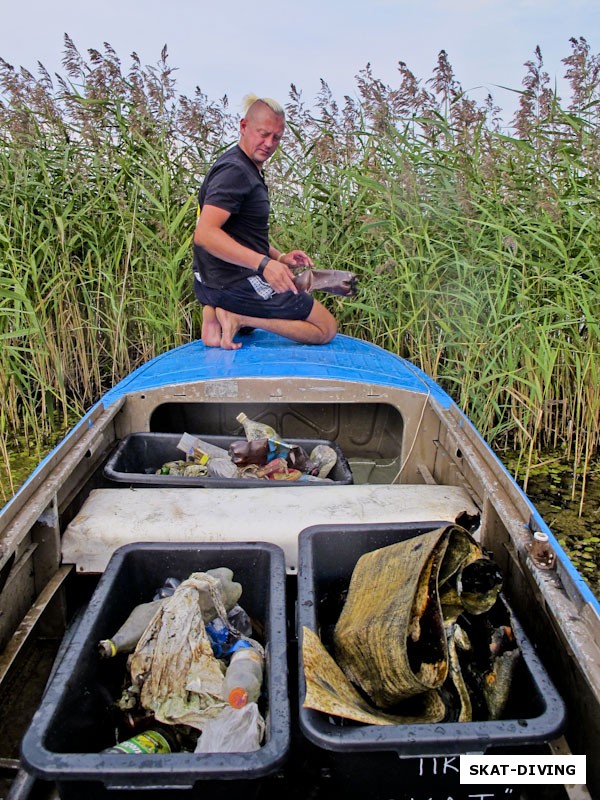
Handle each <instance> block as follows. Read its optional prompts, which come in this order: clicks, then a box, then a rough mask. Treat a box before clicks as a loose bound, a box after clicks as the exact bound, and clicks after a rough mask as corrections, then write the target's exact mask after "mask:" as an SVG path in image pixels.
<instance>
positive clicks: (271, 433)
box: [236, 411, 279, 442]
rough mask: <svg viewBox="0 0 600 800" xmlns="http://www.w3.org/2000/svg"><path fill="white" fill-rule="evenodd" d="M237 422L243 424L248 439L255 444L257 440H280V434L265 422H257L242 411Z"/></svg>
mask: <svg viewBox="0 0 600 800" xmlns="http://www.w3.org/2000/svg"><path fill="white" fill-rule="evenodd" d="M236 419H237V421H238V422H239V423H241V425H242V427H243V428H244V433H245V434H246V439H247V440H248V441H249V442H253V441H254V440H255V439H279V434H278V433H277V431H276V430H275V429H274V428H272V427H271V426H270V425H265V424H264V423H263V422H255V420H253V419H250V418H249V417H248V416H246V414H244V412H243V411H242V412H241V413H240V414H238V415H237V417H236Z"/></svg>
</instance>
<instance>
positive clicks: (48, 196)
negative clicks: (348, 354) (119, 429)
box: [0, 37, 600, 472]
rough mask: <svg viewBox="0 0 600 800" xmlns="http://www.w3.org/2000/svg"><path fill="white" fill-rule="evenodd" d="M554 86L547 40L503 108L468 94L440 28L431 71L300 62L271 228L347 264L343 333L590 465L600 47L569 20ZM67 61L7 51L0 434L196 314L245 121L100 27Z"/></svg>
mask: <svg viewBox="0 0 600 800" xmlns="http://www.w3.org/2000/svg"><path fill="white" fill-rule="evenodd" d="M571 47H572V53H571V55H570V56H569V57H568V58H565V59H564V61H565V65H566V67H567V68H568V69H567V77H568V80H569V81H570V84H571V86H572V89H573V98H572V102H571V104H570V105H569V107H568V108H563V107H562V106H561V104H560V103H559V102H558V99H557V98H556V97H555V96H554V94H553V92H552V91H551V89H550V88H549V79H548V76H547V75H546V73H545V72H544V70H543V62H542V59H541V53H540V52H539V51H537V50H536V53H535V57H534V59H532V61H530V62H528V63H527V64H526V68H527V72H526V76H525V79H524V81H523V87H524V88H523V90H522V92H521V94H520V106H519V110H518V112H517V114H516V115H515V119H514V121H513V122H514V125H513V130H512V131H511V132H507V131H506V129H504V128H503V127H502V124H501V120H500V118H499V109H497V108H496V106H495V105H494V103H493V100H492V98H491V97H488V98H486V100H485V101H484V103H483V104H481V105H478V104H476V103H475V102H474V101H472V100H471V99H470V98H469V97H468V96H467V95H466V94H465V93H464V92H463V91H462V88H461V87H460V84H459V83H458V81H457V80H456V78H455V77H454V74H453V72H452V68H451V66H450V64H449V61H448V58H447V55H446V54H445V53H444V52H443V51H442V53H440V58H439V61H438V65H437V67H436V70H435V71H434V74H433V76H432V78H431V79H430V80H429V81H427V82H425V84H423V83H422V82H421V81H420V80H417V78H415V76H414V75H413V74H412V73H411V72H410V70H409V69H408V67H407V66H406V65H405V64H402V63H400V64H399V68H398V74H399V82H398V85H397V86H396V87H389V86H386V85H385V84H383V83H382V82H381V81H380V80H378V79H377V78H376V77H375V76H374V75H373V74H372V72H371V69H370V67H367V68H366V69H365V70H363V71H362V72H361V73H360V74H359V75H358V76H357V88H358V97H357V98H356V99H352V98H345V99H344V103H343V105H340V104H338V102H337V101H336V99H335V98H334V97H333V95H332V93H331V91H330V90H329V87H328V86H327V84H326V83H325V82H323V83H322V86H321V91H320V92H319V94H318V95H317V98H316V100H315V102H314V103H313V104H312V105H311V107H310V108H308V107H307V106H306V104H305V103H304V101H303V98H302V95H301V93H300V92H299V91H298V90H297V89H296V87H295V86H292V87H291V91H290V96H289V101H288V103H287V107H286V111H287V118H288V131H289V132H288V135H287V137H286V140H285V144H284V146H283V147H282V148H281V150H280V151H279V152H278V154H277V156H276V157H275V158H274V159H273V160H272V162H271V163H270V164H269V165H268V181H269V184H270V186H271V193H272V199H273V225H272V234H273V238H274V240H275V241H276V242H277V244H278V246H280V247H282V248H286V247H292V246H293V247H302V248H304V249H306V250H307V251H309V252H310V253H311V254H312V255H313V257H314V258H315V260H316V261H317V263H318V265H320V266H324V267H339V268H345V269H351V270H354V271H355V272H357V273H358V275H359V279H360V287H361V288H360V292H359V295H358V296H357V297H356V298H353V299H347V298H346V299H343V300H342V299H338V298H332V297H327V298H325V302H326V303H327V304H328V305H329V306H330V307H331V308H332V309H333V310H334V312H335V314H336V315H337V316H338V318H339V320H340V323H341V328H342V330H344V331H345V332H347V333H350V334H353V335H356V336H358V337H362V338H365V339H368V340H370V341H373V342H376V343H377V344H380V345H382V346H384V347H386V348H389V349H391V350H393V351H395V352H397V353H399V354H400V355H403V356H405V357H408V358H410V359H412V360H413V361H414V362H415V363H417V364H418V365H419V366H421V367H422V368H423V369H424V370H425V371H426V372H427V373H429V374H431V375H432V376H433V377H435V378H436V379H438V380H439V381H440V382H441V383H442V384H443V385H444V386H445V387H446V388H447V389H448V391H449V392H450V393H451V394H452V396H453V397H454V399H455V400H456V402H457V403H458V404H459V405H460V407H461V408H463V409H464V411H465V413H467V414H468V415H469V416H470V417H471V418H472V419H473V420H474V422H475V423H476V424H477V426H478V427H479V428H480V430H481V431H482V433H483V434H484V436H486V438H488V440H490V441H491V442H492V444H494V445H495V446H496V447H498V448H501V447H510V448H514V449H516V450H517V452H518V453H520V458H521V463H522V465H523V469H524V470H525V472H526V471H527V468H528V467H529V466H531V465H532V464H533V463H534V462H535V460H536V458H537V454H538V452H539V450H540V448H546V447H561V448H564V449H565V450H566V451H567V452H568V453H569V455H570V457H571V458H572V459H573V464H574V468H575V469H581V468H584V469H585V466H586V464H587V463H588V462H589V459H590V457H591V455H592V454H593V453H594V452H595V451H596V449H597V446H598V440H599V420H598V417H599V406H600V403H599V400H598V398H597V385H598V377H599V376H598V372H599V364H598V333H599V331H598V322H597V320H598V316H599V311H600V308H599V287H600V280H599V278H600V275H599V272H600V267H599V254H598V251H599V246H600V245H599V243H600V231H599V230H598V226H599V224H600V223H599V221H598V220H599V219H600V215H599V213H598V212H599V211H600V209H599V208H598V204H599V196H600V192H599V186H598V158H599V156H598V153H599V152H600V146H599V145H600V141H599V140H600V134H599V126H598V107H599V103H600V88H599V74H600V70H599V69H598V66H599V64H598V57H597V56H594V55H592V54H591V53H590V50H589V47H588V45H587V43H586V42H585V40H583V39H579V40H574V39H573V40H571ZM64 66H65V70H66V77H65V78H59V79H58V80H57V87H56V88H55V86H54V84H53V82H52V81H51V79H50V77H49V76H48V75H47V73H45V71H44V70H43V68H42V67H41V68H40V75H39V77H37V78H34V77H33V76H32V75H30V74H29V73H27V72H25V71H23V70H21V71H17V70H14V69H13V68H12V67H10V66H9V65H7V64H5V63H4V62H1V61H0V87H1V90H2V99H1V101H0V123H1V125H0V180H1V187H2V188H1V189H0V253H1V256H2V258H1V261H0V340H1V342H2V352H1V356H0V361H1V364H0V391H1V397H2V405H1V408H0V423H1V424H0V452H1V453H2V458H3V459H4V460H5V461H6V459H7V456H6V453H7V452H8V446H9V444H10V442H11V437H12V438H14V437H15V436H16V435H17V434H23V433H25V434H26V435H27V437H29V436H32V437H34V438H42V439H43V438H44V437H48V436H49V435H50V432H51V430H52V429H53V428H54V427H55V426H56V425H57V424H58V423H57V419H58V420H60V422H61V423H62V424H64V423H65V422H66V421H68V419H69V418H70V417H71V415H72V414H77V413H79V412H81V410H82V409H83V408H85V407H87V406H89V405H90V404H91V403H92V402H93V401H94V400H95V399H97V398H98V397H99V396H100V395H101V393H102V392H103V391H104V390H105V389H106V388H108V387H109V386H110V385H111V384H112V383H114V382H115V381H116V380H118V379H119V378H121V377H123V376H124V375H125V374H127V373H128V372H129V371H130V370H131V369H133V368H135V367H136V366H138V365H139V364H141V363H143V362H144V361H145V360H147V359H148V358H150V357H152V356H153V355H155V354H156V353H159V352H161V351H163V350H165V349H167V348H169V347H172V346H175V345H177V344H180V343H182V342H184V341H187V340H189V339H191V338H194V337H195V336H196V335H197V326H198V322H199V317H200V310H199V308H197V306H196V303H195V301H194V298H193V296H192V293H191V281H190V261H191V253H190V247H191V237H192V233H193V228H194V222H195V210H196V208H195V207H196V199H195V198H196V192H197V188H198V186H199V184H200V182H201V180H202V177H203V175H204V174H205V172H206V170H207V168H208V166H209V164H210V163H211V162H212V160H213V159H214V157H215V156H216V154H217V153H218V152H220V151H221V150H222V149H223V148H224V147H225V146H227V145H228V144H229V143H231V142H233V141H235V139H236V130H237V124H238V119H237V117H236V116H235V115H234V114H232V113H231V112H230V111H229V108H228V100H227V98H223V99H222V100H221V101H220V102H219V103H212V102H210V101H209V100H208V99H207V98H206V97H205V96H204V95H203V94H202V93H201V92H200V90H197V92H196V94H195V95H194V97H193V98H187V97H182V96H178V95H177V94H176V90H175V82H174V79H173V76H172V70H171V68H170V67H169V66H168V63H167V54H166V50H165V51H163V53H162V54H161V58H160V60H159V62H158V64H157V66H156V67H146V68H142V66H141V64H140V62H139V59H138V58H137V56H136V55H135V54H134V55H133V57H132V63H131V65H130V66H129V68H128V69H127V70H125V69H124V68H123V66H122V64H121V62H120V60H119V58H118V56H117V54H116V53H115V52H114V50H112V48H111V47H110V45H105V48H104V51H103V52H98V51H95V50H92V51H89V58H88V59H87V60H86V59H84V58H83V57H82V56H81V55H80V54H79V52H78V51H77V50H76V48H75V45H74V44H73V42H72V41H71V40H70V39H69V38H68V37H67V38H66V41H65V59H64Z"/></svg>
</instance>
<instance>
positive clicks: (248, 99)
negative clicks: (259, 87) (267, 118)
mask: <svg viewBox="0 0 600 800" xmlns="http://www.w3.org/2000/svg"><path fill="white" fill-rule="evenodd" d="M254 103H264V104H265V105H266V106H268V107H269V108H270V109H271V111H272V112H273V113H274V114H277V115H278V116H280V117H285V111H284V110H283V107H282V106H281V105H280V104H279V103H278V102H277V100H273V98H272V97H259V96H258V95H257V94H247V95H246V96H245V97H244V99H243V100H242V108H243V109H244V116H247V115H248V112H249V111H250V109H251V108H252V106H253V105H254Z"/></svg>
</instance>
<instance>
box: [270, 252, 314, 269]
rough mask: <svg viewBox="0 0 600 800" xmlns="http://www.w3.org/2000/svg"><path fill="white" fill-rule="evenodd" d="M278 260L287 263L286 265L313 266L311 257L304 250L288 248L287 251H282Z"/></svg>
mask: <svg viewBox="0 0 600 800" xmlns="http://www.w3.org/2000/svg"><path fill="white" fill-rule="evenodd" d="M278 261H280V262H281V263H282V264H287V266H288V267H314V264H313V262H312V259H311V258H309V256H307V255H306V253H305V252H304V250H290V252H289V253H282V254H281V255H280V256H279V258H278Z"/></svg>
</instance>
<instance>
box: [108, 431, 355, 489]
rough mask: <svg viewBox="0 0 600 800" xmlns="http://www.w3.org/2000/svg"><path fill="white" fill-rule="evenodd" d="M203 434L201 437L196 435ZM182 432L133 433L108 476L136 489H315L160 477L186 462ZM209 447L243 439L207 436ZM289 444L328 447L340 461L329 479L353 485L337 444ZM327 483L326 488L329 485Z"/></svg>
mask: <svg viewBox="0 0 600 800" xmlns="http://www.w3.org/2000/svg"><path fill="white" fill-rule="evenodd" d="M194 435H199V434H194ZM181 436H182V434H180V433H130V434H129V435H128V436H126V437H125V438H124V439H123V440H122V441H121V442H119V444H118V445H117V448H116V450H115V451H114V453H113V454H112V455H111V456H110V457H109V459H108V460H107V462H106V464H105V467H104V476H105V477H106V478H108V479H109V480H111V481H116V482H117V483H126V484H128V485H130V486H131V485H133V486H203V487H211V486H212V487H215V488H217V487H233V486H235V487H236V488H244V487H248V488H249V487H256V486H261V487H265V486H268V487H273V486H314V482H301V481H266V480H260V479H258V478H213V477H195V478H194V477H187V476H183V475H156V474H155V472H156V470H157V469H160V467H162V465H163V464H165V463H166V462H167V461H175V460H178V459H184V458H185V453H183V452H182V451H181V450H179V449H178V448H177V445H178V443H179V441H180V439H181ZM199 438H201V439H203V440H204V441H205V442H208V443H209V444H213V445H216V446H217V447H221V448H223V449H224V450H227V448H228V447H229V445H230V444H231V442H235V441H240V437H239V436H203V435H199ZM285 441H286V442H287V443H288V444H297V445H300V446H301V447H303V448H304V449H305V450H306V451H307V453H308V454H309V455H310V452H311V450H312V449H313V447H316V445H318V444H326V445H329V447H332V448H333V449H334V450H335V452H336V454H337V462H336V464H335V466H334V468H333V469H332V471H331V472H330V474H329V475H328V479H329V480H330V481H333V482H334V483H337V484H347V483H352V472H351V471H350V466H349V464H348V461H347V459H346V457H345V456H344V454H343V453H342V451H341V450H340V448H339V445H338V444H337V443H336V442H329V441H325V440H324V439H285ZM329 480H328V481H323V482H322V483H323V485H328V484H329Z"/></svg>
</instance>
